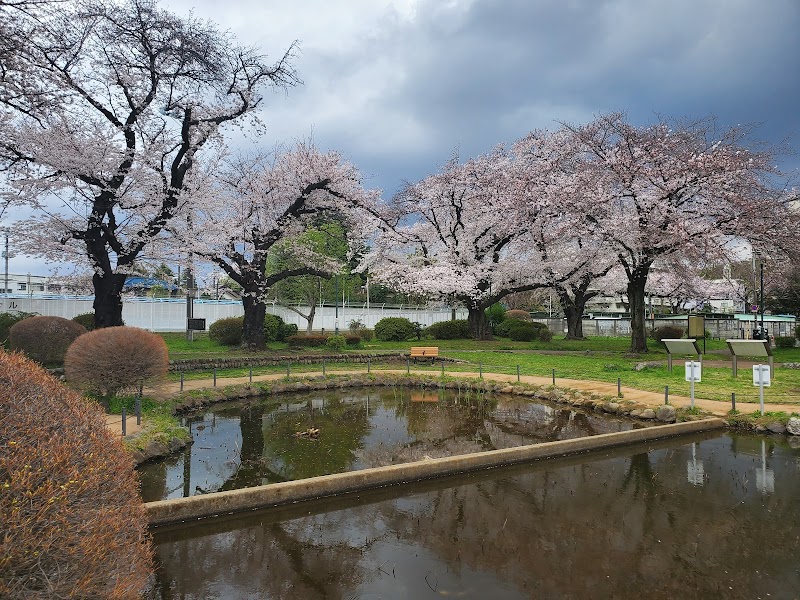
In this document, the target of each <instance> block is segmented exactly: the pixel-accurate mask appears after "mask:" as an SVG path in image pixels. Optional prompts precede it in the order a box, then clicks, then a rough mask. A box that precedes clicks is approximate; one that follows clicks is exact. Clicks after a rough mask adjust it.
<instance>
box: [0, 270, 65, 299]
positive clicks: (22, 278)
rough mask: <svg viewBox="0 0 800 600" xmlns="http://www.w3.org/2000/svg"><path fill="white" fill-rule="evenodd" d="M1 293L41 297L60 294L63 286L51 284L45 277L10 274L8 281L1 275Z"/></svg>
mask: <svg viewBox="0 0 800 600" xmlns="http://www.w3.org/2000/svg"><path fill="white" fill-rule="evenodd" d="M0 293H2V294H6V295H14V296H41V295H44V294H60V293H61V285H60V284H57V283H51V282H50V278H49V277H46V276H44V275H31V274H30V273H27V274H25V275H19V274H16V273H9V274H8V279H6V276H5V274H4V273H0Z"/></svg>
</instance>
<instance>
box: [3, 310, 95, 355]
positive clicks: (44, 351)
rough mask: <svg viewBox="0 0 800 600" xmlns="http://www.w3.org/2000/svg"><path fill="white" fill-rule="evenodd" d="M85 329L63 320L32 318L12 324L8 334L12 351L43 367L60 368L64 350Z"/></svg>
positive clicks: (65, 350)
mask: <svg viewBox="0 0 800 600" xmlns="http://www.w3.org/2000/svg"><path fill="white" fill-rule="evenodd" d="M85 333H86V328H85V327H84V326H83V325H80V324H79V323H76V322H75V321H70V320H69V319H64V318H62V317H31V318H30V319H24V320H22V321H20V322H19V323H17V324H15V325H14V326H12V327H11V329H10V330H9V331H8V342H9V346H10V348H11V349H12V350H19V351H21V352H24V353H25V354H26V355H27V356H28V358H32V359H33V360H35V361H36V362H38V363H40V364H43V365H61V364H62V363H63V362H64V355H65V354H66V353H67V348H69V346H70V344H72V342H74V341H75V340H76V339H77V338H78V337H79V336H81V335H83V334H85Z"/></svg>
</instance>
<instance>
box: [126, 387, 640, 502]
mask: <svg viewBox="0 0 800 600" xmlns="http://www.w3.org/2000/svg"><path fill="white" fill-rule="evenodd" d="M186 423H187V425H189V426H190V428H191V431H192V435H193V438H194V444H193V445H192V446H191V447H190V448H189V449H187V450H186V451H185V453H183V454H182V455H179V456H174V457H171V458H169V459H167V460H164V461H161V462H158V463H153V464H149V465H145V466H144V467H142V468H141V469H140V479H141V481H142V496H143V498H144V499H145V501H151V500H159V499H164V498H175V497H181V496H184V497H187V496H193V495H197V494H206V493H209V492H216V491H225V490H233V489H239V488H243V487H249V486H254V485H263V484H268V483H278V482H281V481H289V480H294V479H302V478H306V477H315V476H318V475H327V474H331V473H341V472H345V471H350V470H357V469H364V468H368V467H376V466H382V465H390V464H396V463H404V462H409V461H414V460H422V459H425V458H438V457H442V456H452V455H455V454H466V453H470V452H481V451H486V450H494V449H498V448H509V447H513V446H520V445H525V444H534V443H540V442H544V441H551V440H557V439H568V438H575V437H583V436H587V435H595V434H598V433H607V432H611V431H621V430H625V429H630V428H632V427H638V426H641V424H639V423H636V422H633V421H626V420H623V419H618V418H612V417H607V416H602V415H599V414H596V413H583V412H579V411H575V410H572V409H570V408H564V407H556V406H550V405H547V404H541V403H534V402H529V401H528V400H526V399H519V398H514V397H508V396H497V397H488V396H485V395H476V394H474V393H473V394H471V395H459V394H458V393H456V392H454V391H452V390H424V391H421V390H398V389H379V390H356V391H338V392H329V393H314V394H297V395H291V396H286V397H283V398H282V399H281V401H280V403H278V402H276V401H274V400H270V399H266V400H264V401H260V402H255V403H229V404H224V405H216V406H214V407H212V408H211V409H209V410H207V411H205V412H201V413H196V414H193V415H190V416H188V417H186ZM317 430H318V432H319V433H318V434H316V433H314V434H313V435H311V434H309V432H312V431H313V432H316V431H317Z"/></svg>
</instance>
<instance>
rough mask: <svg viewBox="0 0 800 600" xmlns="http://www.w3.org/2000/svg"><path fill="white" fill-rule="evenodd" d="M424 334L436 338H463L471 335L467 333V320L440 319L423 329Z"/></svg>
mask: <svg viewBox="0 0 800 600" xmlns="http://www.w3.org/2000/svg"><path fill="white" fill-rule="evenodd" d="M425 334H426V335H429V336H431V337H432V338H434V339H437V340H463V339H469V338H470V337H472V336H471V335H470V333H469V321H466V320H464V319H459V320H456V321H440V322H438V323H434V324H433V325H431V326H430V327H428V328H426V329H425Z"/></svg>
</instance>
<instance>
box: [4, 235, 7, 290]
mask: <svg viewBox="0 0 800 600" xmlns="http://www.w3.org/2000/svg"><path fill="white" fill-rule="evenodd" d="M3 258H4V259H5V261H6V280H5V281H6V282H5V285H4V286H3V293H4V294H5V295H6V296H8V234H6V249H5V250H3Z"/></svg>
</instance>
